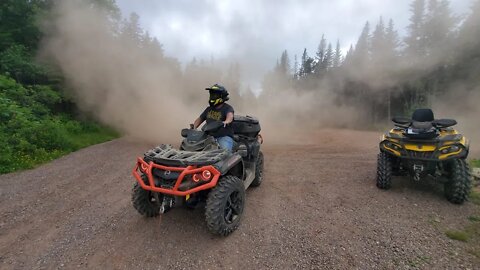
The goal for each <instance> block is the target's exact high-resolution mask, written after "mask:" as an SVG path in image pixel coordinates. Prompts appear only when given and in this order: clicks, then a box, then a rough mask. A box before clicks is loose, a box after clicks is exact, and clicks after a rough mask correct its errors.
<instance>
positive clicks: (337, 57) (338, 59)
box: [333, 39, 342, 68]
mask: <svg viewBox="0 0 480 270" xmlns="http://www.w3.org/2000/svg"><path fill="white" fill-rule="evenodd" d="M341 63H342V50H341V48H340V40H338V39H337V46H336V47H335V56H334V57H333V67H334V68H337V67H339V66H340V64H341Z"/></svg>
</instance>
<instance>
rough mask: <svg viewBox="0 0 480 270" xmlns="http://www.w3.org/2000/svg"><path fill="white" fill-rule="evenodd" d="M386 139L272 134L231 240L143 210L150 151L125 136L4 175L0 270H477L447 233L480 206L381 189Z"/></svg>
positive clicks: (397, 184)
mask: <svg viewBox="0 0 480 270" xmlns="http://www.w3.org/2000/svg"><path fill="white" fill-rule="evenodd" d="M379 135H380V134H378V133H374V132H360V131H347V130H326V131H322V132H318V134H314V135H313V136H312V137H311V138H310V139H304V140H302V143H291V144H289V145H283V146H282V145H277V144H268V136H265V137H266V144H265V145H264V150H263V151H264V154H265V173H264V175H265V179H264V182H263V183H262V185H261V186H260V187H258V188H250V189H249V190H248V192H247V206H246V210H245V215H244V218H243V221H242V224H241V226H240V228H239V229H238V230H237V231H235V232H234V233H233V234H232V235H230V236H229V237H226V238H220V237H216V236H212V235H211V234H210V233H209V232H208V231H207V227H206V224H205V221H204V210H203V209H195V210H193V211H191V210H187V209H183V208H180V209H174V210H172V211H170V212H168V213H166V214H165V215H163V216H160V217H158V218H153V219H147V218H144V217H142V216H140V215H139V214H137V212H136V211H135V210H134V208H133V207H132V205H131V201H130V190H131V187H132V185H133V181H134V179H133V177H132V176H131V169H132V166H133V165H134V162H135V158H136V156H140V155H141V154H142V153H143V152H144V151H145V150H147V149H148V148H149V147H151V146H150V145H145V144H138V143H134V142H131V141H129V140H127V139H119V140H115V141H111V142H107V143H104V144H99V145H95V146H92V147H89V148H85V149H82V150H80V151H78V152H75V153H72V154H70V155H67V156H65V157H62V158H60V159H57V160H55V161H53V162H51V163H49V164H45V165H43V166H40V167H38V168H36V169H34V170H28V171H23V172H19V173H12V174H6V175H0V269H190V268H192V267H198V269H417V268H420V269H480V259H479V258H477V257H475V256H474V255H471V254H470V253H469V252H468V250H469V243H464V242H459V241H455V240H451V239H449V238H448V237H446V235H445V230H447V229H461V228H462V226H466V225H467V224H468V222H469V221H468V220H467V217H468V216H471V215H477V216H478V215H480V207H478V206H476V205H474V204H472V203H469V202H467V203H466V204H464V205H462V206H458V205H453V204H451V203H449V202H448V201H447V200H446V199H445V198H444V197H443V195H442V189H441V186H438V185H436V184H434V183H430V182H426V183H420V184H416V183H412V182H411V181H410V180H409V179H408V178H395V179H394V184H393V188H392V189H391V190H389V191H381V190H378V189H377V188H376V187H375V169H376V154H377V151H378V141H377V140H378V138H379Z"/></svg>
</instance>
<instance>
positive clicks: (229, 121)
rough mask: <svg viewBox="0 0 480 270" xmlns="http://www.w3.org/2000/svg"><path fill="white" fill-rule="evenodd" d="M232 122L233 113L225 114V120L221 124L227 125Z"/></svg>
mask: <svg viewBox="0 0 480 270" xmlns="http://www.w3.org/2000/svg"><path fill="white" fill-rule="evenodd" d="M232 121H233V112H229V113H227V117H226V118H225V121H223V124H225V125H228V124H230V123H231V122H232Z"/></svg>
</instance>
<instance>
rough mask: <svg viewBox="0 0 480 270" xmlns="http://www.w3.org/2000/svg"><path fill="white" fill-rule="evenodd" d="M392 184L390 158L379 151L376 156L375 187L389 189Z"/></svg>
mask: <svg viewBox="0 0 480 270" xmlns="http://www.w3.org/2000/svg"><path fill="white" fill-rule="evenodd" d="M391 186H392V160H391V159H390V157H389V156H388V154H386V153H384V152H381V153H380V154H378V157H377V187H378V188H380V189H389V188H390V187H391Z"/></svg>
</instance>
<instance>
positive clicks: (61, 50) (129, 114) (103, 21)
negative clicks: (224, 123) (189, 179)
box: [43, 1, 207, 142]
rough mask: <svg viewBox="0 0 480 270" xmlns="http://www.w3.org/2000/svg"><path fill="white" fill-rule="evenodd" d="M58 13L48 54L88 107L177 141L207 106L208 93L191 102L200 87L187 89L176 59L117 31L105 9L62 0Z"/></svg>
mask: <svg viewBox="0 0 480 270" xmlns="http://www.w3.org/2000/svg"><path fill="white" fill-rule="evenodd" d="M55 14H56V17H55V19H54V22H53V26H54V29H53V30H52V31H51V34H50V35H49V37H48V38H47V39H46V40H45V41H44V52H43V54H44V55H46V56H48V57H50V58H52V59H53V60H54V61H55V62H56V64H57V65H58V66H59V67H60V69H61V70H62V73H63V74H64V76H65V79H66V83H67V85H68V86H69V88H70V89H71V93H70V94H71V95H72V97H73V99H74V101H75V102H76V103H77V105H78V106H79V108H80V109H81V110H82V111H84V112H87V113H90V114H92V115H93V116H94V117H96V118H97V119H98V120H99V121H101V122H103V123H105V124H107V125H110V126H112V127H114V128H116V129H118V130H119V131H120V132H122V133H123V134H125V135H128V136H133V137H136V138H141V139H144V140H146V141H148V142H161V141H168V142H173V141H176V140H178V138H179V137H180V136H179V134H180V130H181V128H184V127H187V126H188V124H189V123H192V122H193V121H194V119H195V118H196V116H198V115H199V110H201V109H203V108H202V107H205V106H204V104H206V99H207V98H206V97H205V98H204V99H203V100H201V101H202V102H201V101H200V100H198V99H197V100H196V102H193V104H189V103H187V102H185V100H187V99H188V100H189V101H191V100H192V96H195V93H189V92H187V91H185V90H184V89H182V83H181V79H182V78H181V74H180V72H179V68H178V65H179V64H178V63H177V62H176V61H175V60H174V59H169V58H166V57H164V56H163V55H161V52H159V51H158V50H153V49H149V48H140V47H139V46H138V44H136V41H135V40H133V39H131V38H129V37H124V36H121V35H117V34H115V33H114V32H113V30H112V24H111V21H109V18H108V17H107V16H105V14H104V13H103V12H102V11H101V10H97V9H94V8H92V7H91V6H87V5H85V4H81V3H79V2H75V1H62V2H59V4H58V6H57V9H56V12H55ZM202 94H205V93H202ZM193 100H195V99H193ZM201 104H202V105H201Z"/></svg>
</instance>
